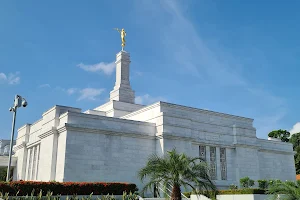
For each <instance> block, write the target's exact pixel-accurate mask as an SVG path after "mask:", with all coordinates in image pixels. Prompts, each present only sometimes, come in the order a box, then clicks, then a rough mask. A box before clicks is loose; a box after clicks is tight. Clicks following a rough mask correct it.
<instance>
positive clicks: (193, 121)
mask: <svg viewBox="0 0 300 200" xmlns="http://www.w3.org/2000/svg"><path fill="white" fill-rule="evenodd" d="M162 116H164V117H172V118H177V119H184V120H190V121H191V123H202V124H209V125H214V126H221V127H226V128H230V129H232V128H233V127H232V125H224V124H216V123H211V122H204V121H198V120H193V119H189V118H184V117H179V116H178V115H173V114H171V113H165V112H164V113H162ZM164 125H172V126H182V125H173V124H167V123H164ZM182 127H188V126H182ZM235 128H237V129H246V130H251V131H256V129H255V128H254V127H242V126H235Z"/></svg>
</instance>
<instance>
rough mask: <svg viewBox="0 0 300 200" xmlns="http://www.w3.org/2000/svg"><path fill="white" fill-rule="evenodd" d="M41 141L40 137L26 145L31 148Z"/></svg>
mask: <svg viewBox="0 0 300 200" xmlns="http://www.w3.org/2000/svg"><path fill="white" fill-rule="evenodd" d="M40 143H41V139H39V140H37V141H34V142H31V143H27V145H26V147H27V148H31V147H33V146H36V145H38V144H40Z"/></svg>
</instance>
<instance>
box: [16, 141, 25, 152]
mask: <svg viewBox="0 0 300 200" xmlns="http://www.w3.org/2000/svg"><path fill="white" fill-rule="evenodd" d="M25 147H26V142H22V143H21V144H19V145H15V146H14V147H13V151H18V150H20V149H23V148H25Z"/></svg>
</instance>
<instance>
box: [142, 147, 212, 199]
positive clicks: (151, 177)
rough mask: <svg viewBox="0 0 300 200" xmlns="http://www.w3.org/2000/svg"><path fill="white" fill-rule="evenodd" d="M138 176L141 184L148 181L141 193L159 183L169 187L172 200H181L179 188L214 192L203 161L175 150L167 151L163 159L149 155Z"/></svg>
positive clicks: (196, 191)
mask: <svg viewBox="0 0 300 200" xmlns="http://www.w3.org/2000/svg"><path fill="white" fill-rule="evenodd" d="M199 161H201V162H199ZM138 174H139V177H140V179H141V181H142V182H143V181H144V180H145V179H147V181H148V182H147V183H146V185H145V187H144V188H143V190H142V193H143V192H145V191H146V190H147V189H151V188H153V187H155V186H157V185H159V183H161V184H162V185H164V186H165V187H168V186H169V185H171V187H172V193H171V199H172V200H181V189H180V187H181V186H183V187H184V188H188V187H190V188H191V189H192V190H193V192H195V193H198V192H199V191H209V190H210V191H216V186H215V184H214V183H213V181H212V180H211V179H210V177H209V174H208V168H207V165H206V163H205V162H204V160H202V159H201V158H192V157H189V156H187V155H185V154H179V153H177V152H176V150H175V149H173V150H172V151H168V153H167V154H166V155H164V156H163V157H159V156H158V155H156V154H153V155H151V156H150V158H149V160H148V162H147V164H146V166H145V167H144V168H142V169H141V170H140V171H139V173H138Z"/></svg>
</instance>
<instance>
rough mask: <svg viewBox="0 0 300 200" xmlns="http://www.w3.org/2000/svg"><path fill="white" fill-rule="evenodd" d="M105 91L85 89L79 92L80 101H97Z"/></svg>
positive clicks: (101, 89)
mask: <svg viewBox="0 0 300 200" xmlns="http://www.w3.org/2000/svg"><path fill="white" fill-rule="evenodd" d="M104 90H105V89H103V88H100V89H96V88H84V89H82V90H80V91H79V94H80V96H79V98H78V101H80V100H85V99H86V100H93V101H94V100H96V97H98V96H99V95H100V94H102V92H103V91H104Z"/></svg>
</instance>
